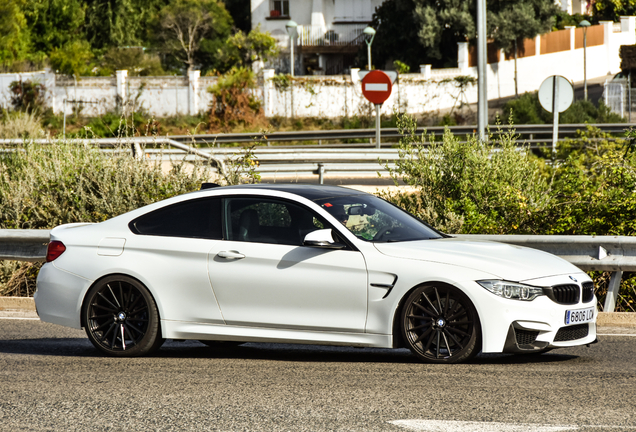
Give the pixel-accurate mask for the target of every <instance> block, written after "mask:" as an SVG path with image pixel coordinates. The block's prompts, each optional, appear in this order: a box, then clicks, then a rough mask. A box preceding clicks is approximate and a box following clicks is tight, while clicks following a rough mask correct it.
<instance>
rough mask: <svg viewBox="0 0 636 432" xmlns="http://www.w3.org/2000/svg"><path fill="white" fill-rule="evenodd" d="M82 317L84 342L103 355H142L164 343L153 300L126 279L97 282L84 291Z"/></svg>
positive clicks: (111, 278) (114, 277) (145, 291)
mask: <svg viewBox="0 0 636 432" xmlns="http://www.w3.org/2000/svg"><path fill="white" fill-rule="evenodd" d="M82 313H83V317H82V318H83V323H84V326H85V330H86V334H87V335H88V338H89V339H90V341H91V342H92V343H93V345H95V347H96V348H97V349H98V350H100V351H102V352H103V353H105V354H108V355H111V356H117V357H136V356H141V355H146V354H150V353H151V352H153V351H155V350H157V349H158V348H159V347H160V346H161V344H163V342H164V339H162V338H161V329H160V326H159V312H158V311H157V306H156V304H155V301H154V299H153V298H152V296H151V295H150V292H149V291H148V289H147V288H146V287H145V286H143V285H142V284H141V283H139V282H138V281H136V280H135V279H132V278H130V277H127V276H109V277H107V278H104V279H102V280H100V281H99V282H98V283H97V284H95V285H94V286H93V287H92V288H91V289H90V290H89V291H88V294H87V295H86V300H85V303H84V308H83V312H82Z"/></svg>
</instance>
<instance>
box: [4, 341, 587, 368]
mask: <svg viewBox="0 0 636 432" xmlns="http://www.w3.org/2000/svg"><path fill="white" fill-rule="evenodd" d="M0 353H4V354H22V355H43V356H62V357H95V358H99V357H104V358H110V357H106V356H104V355H102V354H101V353H100V352H99V351H97V349H95V348H94V347H93V345H92V344H91V343H90V342H89V341H88V339H82V338H41V339H11V340H0ZM151 358H157V359H161V358H166V359H172V358H202V359H203V358H209V359H243V360H270V361H286V362H333V363H403V364H411V363H413V364H417V363H421V362H420V361H419V360H418V359H417V358H416V357H415V356H414V355H413V354H411V352H410V351H409V350H408V349H383V348H355V347H336V346H322V345H296V344H273V343H245V344H242V345H238V346H232V345H230V346H224V345H223V344H220V345H219V346H215V347H208V346H205V345H203V344H202V343H200V342H197V341H184V342H178V341H172V340H168V341H166V343H165V344H164V345H163V346H162V348H161V349H160V350H159V351H158V352H156V353H155V354H153V355H152V356H151ZM577 358H579V357H578V356H576V355H570V354H557V353H553V352H551V353H547V354H542V355H536V354H535V355H510V354H479V355H478V356H477V357H475V358H474V359H472V360H471V361H470V362H468V364H484V365H497V364H500V365H508V364H525V363H556V362H565V361H570V360H574V359H577Z"/></svg>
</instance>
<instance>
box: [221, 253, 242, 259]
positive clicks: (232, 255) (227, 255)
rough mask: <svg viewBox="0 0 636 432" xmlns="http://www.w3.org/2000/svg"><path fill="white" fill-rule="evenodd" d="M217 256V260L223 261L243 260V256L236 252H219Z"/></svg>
mask: <svg viewBox="0 0 636 432" xmlns="http://www.w3.org/2000/svg"><path fill="white" fill-rule="evenodd" d="M217 256H218V257H219V258H225V259H241V258H245V255H243V254H242V253H240V252H238V251H221V252H219V253H218V254H217Z"/></svg>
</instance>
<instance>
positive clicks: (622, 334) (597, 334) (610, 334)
mask: <svg viewBox="0 0 636 432" xmlns="http://www.w3.org/2000/svg"><path fill="white" fill-rule="evenodd" d="M596 336H627V337H636V334H624V333H614V334H612V333H596Z"/></svg>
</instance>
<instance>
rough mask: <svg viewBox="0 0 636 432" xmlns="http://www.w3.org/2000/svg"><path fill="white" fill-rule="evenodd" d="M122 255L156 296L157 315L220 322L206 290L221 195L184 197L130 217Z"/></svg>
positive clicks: (218, 225) (217, 232) (218, 234)
mask: <svg viewBox="0 0 636 432" xmlns="http://www.w3.org/2000/svg"><path fill="white" fill-rule="evenodd" d="M129 227H130V229H131V231H132V232H133V233H134V234H136V235H135V236H133V237H132V238H130V239H128V241H127V242H126V257H127V259H129V260H131V261H132V262H136V263H138V264H137V269H138V271H139V272H140V273H141V274H143V276H144V280H145V282H146V283H147V284H148V286H149V288H150V289H151V291H152V292H153V293H154V294H155V295H156V296H157V302H158V304H159V307H160V309H161V318H162V319H164V320H174V321H194V322H199V323H207V324H217V325H218V324H225V323H224V321H223V317H222V315H221V310H220V309H219V306H218V303H217V301H216V299H215V298H214V293H213V292H212V290H211V289H210V280H209V278H208V253H209V251H210V248H211V247H212V245H213V244H214V243H215V242H220V241H221V239H222V237H223V236H222V228H221V199H220V198H201V199H192V200H187V201H183V202H180V203H177V204H173V205H170V206H167V207H162V208H160V209H158V210H155V211H153V212H150V213H147V214H145V215H143V216H140V217H138V218H137V219H135V220H133V221H132V222H131V223H130V224H129Z"/></svg>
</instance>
